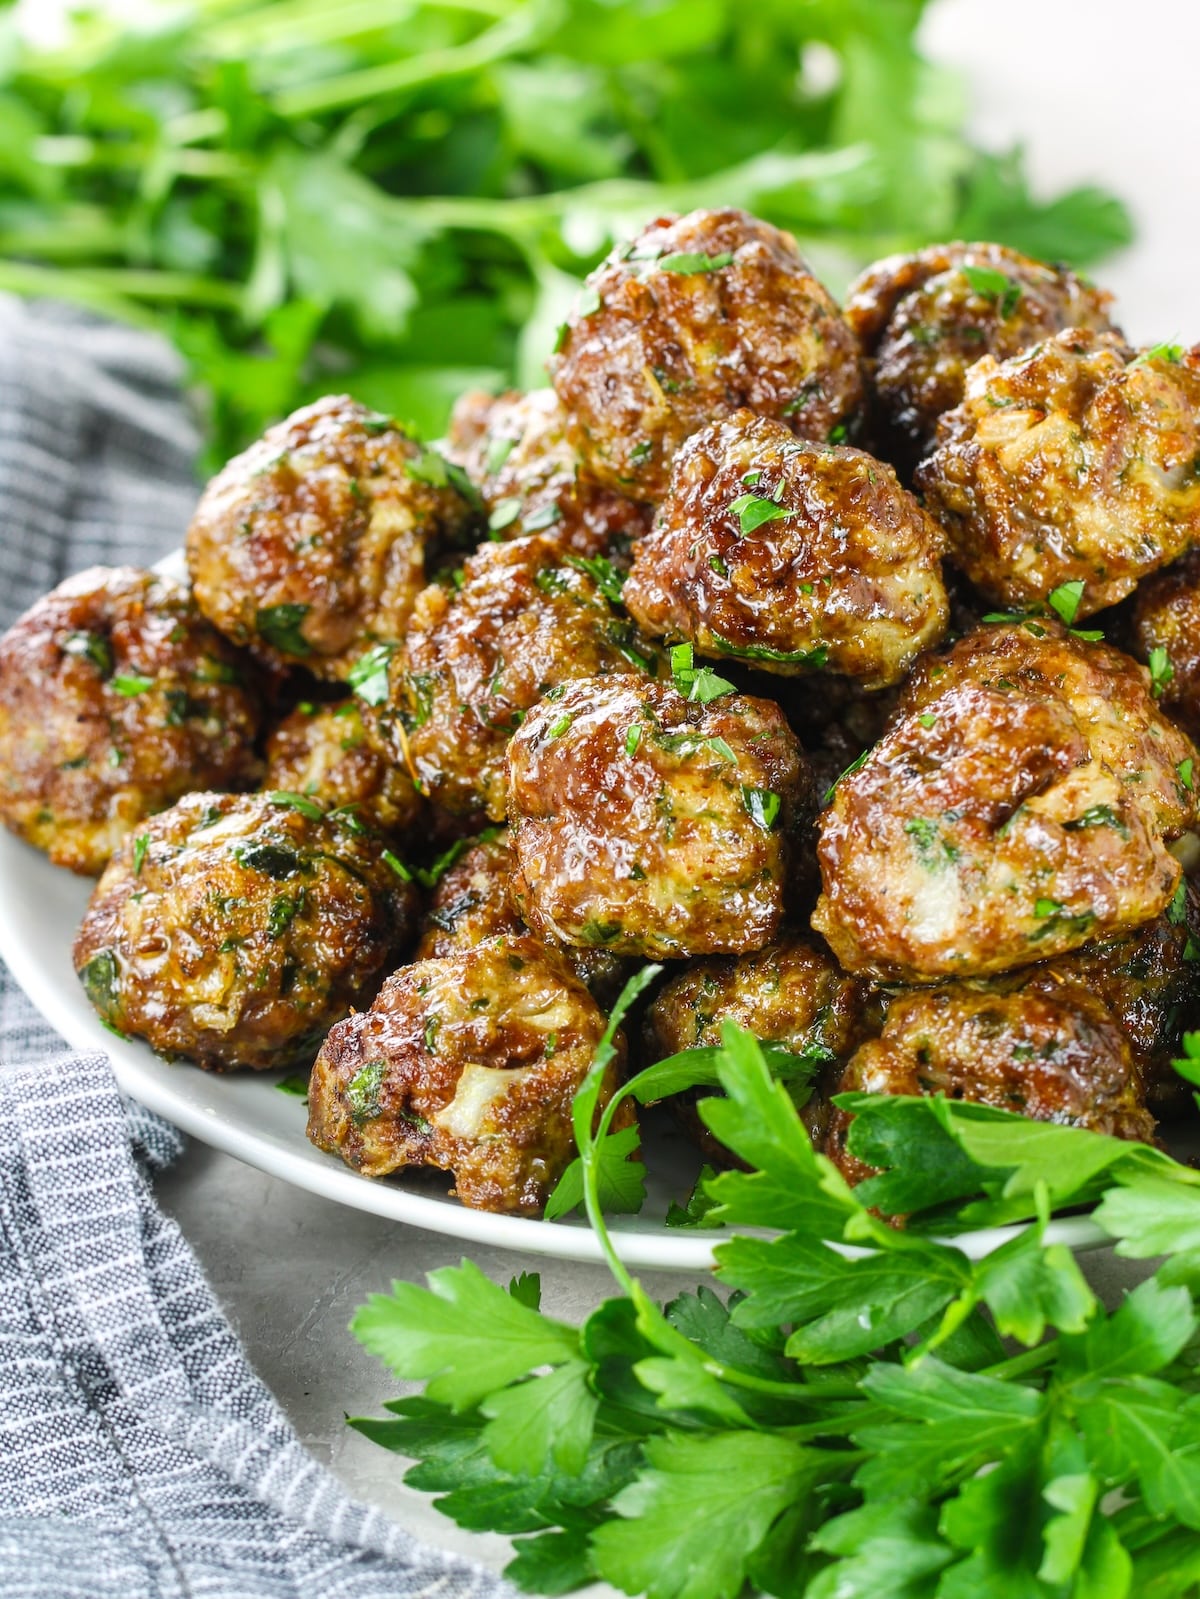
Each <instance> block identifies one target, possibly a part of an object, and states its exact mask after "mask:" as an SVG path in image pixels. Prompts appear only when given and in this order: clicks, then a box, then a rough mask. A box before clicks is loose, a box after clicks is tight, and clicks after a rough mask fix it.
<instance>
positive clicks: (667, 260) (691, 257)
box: [655, 250, 733, 277]
mask: <svg viewBox="0 0 1200 1599" xmlns="http://www.w3.org/2000/svg"><path fill="white" fill-rule="evenodd" d="M732 261H733V251H732V250H723V251H722V252H721V254H720V255H701V254H698V253H697V252H695V251H693V250H678V251H676V252H675V254H674V255H663V256H660V257H659V258H658V261H657V262H656V263H655V264H656V266H657V267H658V269H659V271H660V272H679V273H682V274H683V275H684V276H685V277H690V276H692V275H693V274H694V273H696V272H719V271H720V270H721V268H722V267H727V266H729V265H731V263H732Z"/></svg>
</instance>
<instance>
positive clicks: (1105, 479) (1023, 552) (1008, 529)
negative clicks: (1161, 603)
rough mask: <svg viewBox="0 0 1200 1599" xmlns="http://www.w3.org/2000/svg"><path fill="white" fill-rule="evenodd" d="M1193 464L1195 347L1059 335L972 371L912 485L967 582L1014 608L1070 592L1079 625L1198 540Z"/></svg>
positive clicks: (1198, 394)
mask: <svg viewBox="0 0 1200 1599" xmlns="http://www.w3.org/2000/svg"><path fill="white" fill-rule="evenodd" d="M1198 455H1200V346H1197V348H1196V349H1195V350H1192V351H1190V352H1189V353H1188V354H1186V355H1183V356H1182V357H1181V358H1179V359H1176V358H1175V352H1174V351H1173V350H1171V351H1168V350H1166V349H1165V348H1163V347H1159V348H1158V349H1157V350H1149V351H1146V352H1144V353H1143V354H1142V355H1139V356H1137V357H1136V358H1135V357H1133V355H1132V354H1131V352H1130V351H1129V350H1128V349H1126V347H1125V346H1124V345H1123V344H1122V343H1121V341H1120V339H1119V338H1117V337H1116V336H1115V335H1114V334H1110V333H1087V332H1068V333H1060V334H1059V335H1058V336H1057V337H1056V338H1053V339H1048V340H1046V342H1045V343H1044V344H1039V345H1037V346H1035V348H1034V349H1032V350H1028V351H1026V352H1025V354H1024V355H1019V356H1014V357H1013V358H1012V359H1011V360H1008V361H1004V362H1002V363H998V362H996V361H995V360H993V359H992V357H991V356H985V357H984V358H983V359H982V360H981V361H979V362H978V363H977V364H976V365H975V366H974V367H972V369H971V372H970V375H969V376H968V378H967V384H966V396H965V398H964V400H963V403H962V404H961V405H960V406H958V407H957V409H955V410H953V411H948V412H947V413H946V415H945V416H944V417H943V418H942V420H941V422H940V423H939V425H938V442H937V447H936V449H935V450H934V451H933V454H932V455H930V456H929V457H928V458H927V459H926V460H925V461H923V462H922V463H921V465H920V467H919V468H918V469H917V473H916V482H917V486H918V487H919V488H920V489H921V490H922V491H923V493H924V495H925V502H926V504H927V506H928V507H929V510H930V511H931V512H932V513H933V515H934V516H935V517H937V519H938V520H939V521H940V522H941V523H942V525H943V527H944V528H945V529H946V533H947V536H948V538H949V540H950V551H951V558H952V559H953V560H954V561H955V562H956V563H957V565H958V566H960V567H961V568H962V570H963V571H964V572H965V573H966V575H967V576H968V577H969V578H970V580H971V581H972V583H974V584H976V585H977V587H979V588H980V589H982V590H983V592H984V593H985V594H987V595H989V596H990V597H991V598H992V599H993V600H996V601H999V602H1000V603H1001V604H1005V605H1015V606H1030V605H1040V604H1042V603H1043V602H1044V601H1046V600H1047V599H1048V598H1049V596H1050V595H1051V594H1052V593H1054V591H1055V590H1056V589H1060V588H1062V586H1063V585H1064V584H1072V585H1077V587H1075V588H1074V589H1073V590H1072V591H1071V592H1070V594H1069V596H1068V603H1069V606H1070V610H1069V613H1068V614H1067V619H1068V620H1074V618H1075V617H1076V616H1080V617H1083V616H1088V615H1090V614H1091V613H1092V612H1093V611H1098V610H1101V609H1102V608H1103V607H1104V606H1106V605H1112V604H1114V603H1115V602H1116V601H1117V600H1119V599H1121V598H1122V597H1123V596H1124V595H1126V594H1129V593H1131V592H1132V590H1133V589H1134V587H1135V586H1136V585H1137V582H1138V580H1139V578H1142V577H1144V576H1145V575H1146V574H1147V573H1148V572H1153V571H1155V570H1156V569H1157V568H1158V567H1160V566H1165V565H1166V564H1167V562H1169V561H1173V560H1174V559H1175V558H1176V556H1178V555H1181V554H1182V553H1183V551H1184V550H1186V549H1187V548H1188V546H1189V545H1190V544H1191V543H1192V542H1193V541H1194V540H1195V539H1197V538H1198V537H1200V476H1197V474H1196V472H1195V470H1194V467H1195V462H1196V459H1197V456H1198Z"/></svg>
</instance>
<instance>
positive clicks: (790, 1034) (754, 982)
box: [643, 937, 865, 1164]
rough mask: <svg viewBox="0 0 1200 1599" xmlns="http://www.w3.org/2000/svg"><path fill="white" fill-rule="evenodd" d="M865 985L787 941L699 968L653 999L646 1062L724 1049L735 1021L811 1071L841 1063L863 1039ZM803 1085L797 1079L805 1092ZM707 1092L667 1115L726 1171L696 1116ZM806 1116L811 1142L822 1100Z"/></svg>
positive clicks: (685, 1098)
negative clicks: (807, 1061) (724, 1036)
mask: <svg viewBox="0 0 1200 1599" xmlns="http://www.w3.org/2000/svg"><path fill="white" fill-rule="evenodd" d="M864 999H865V994H864V990H863V985H862V984H861V983H860V982H858V981H857V980H856V979H855V978H853V977H847V976H846V974H845V973H844V972H842V971H839V969H838V967H837V964H836V962H835V961H833V960H832V959H831V958H830V956H829V955H828V954H827V953H826V952H825V951H824V950H822V949H818V948H817V947H816V945H815V944H814V943H813V942H812V941H811V940H810V939H803V938H794V937H787V938H782V939H780V940H779V941H778V942H777V943H774V944H769V945H768V946H767V947H766V948H765V949H762V950H758V951H756V952H755V953H754V954H752V955H741V956H738V957H736V958H734V957H730V956H725V957H720V958H718V959H715V960H706V961H696V962H694V963H693V964H692V965H691V966H689V967H687V968H686V970H684V971H682V972H680V974H679V975H678V976H677V977H673V978H672V979H671V980H670V981H669V982H668V983H666V984H664V986H663V987H662V988H660V989H659V991H658V993H657V994H656V995H655V996H654V999H653V1001H652V1002H651V1004H650V1006H649V1008H648V1010H647V1012H646V1019H645V1023H644V1029H643V1047H644V1052H645V1056H646V1059H647V1060H649V1061H657V1060H663V1059H665V1058H666V1057H667V1056H668V1055H675V1054H678V1053H679V1052H680V1051H682V1050H686V1049H697V1048H704V1047H706V1046H712V1045H715V1044H719V1043H720V1042H721V1023H722V1022H723V1021H734V1022H737V1023H738V1025H739V1026H741V1027H745V1028H746V1029H747V1030H748V1031H749V1032H751V1033H753V1034H754V1036H755V1037H756V1038H758V1039H760V1040H762V1042H764V1043H770V1044H777V1045H779V1046H780V1047H781V1048H783V1049H786V1050H790V1051H791V1053H792V1054H795V1055H810V1056H812V1057H813V1058H814V1060H815V1062H816V1064H818V1065H826V1064H827V1063H830V1062H834V1061H837V1062H840V1063H842V1064H844V1063H845V1061H846V1059H847V1058H848V1057H849V1055H850V1053H851V1051H852V1050H853V1049H854V1047H855V1045H856V1044H857V1042H858V1040H859V1038H860V1037H861V1036H862V1032H863V1026H862V1020H861V1018H862V1011H863V1004H864ZM808 1081H809V1080H808V1079H806V1078H801V1079H800V1086H802V1087H806V1086H807V1085H808ZM712 1092H713V1090H711V1089H694V1090H690V1091H688V1092H687V1093H684V1094H678V1095H675V1096H674V1097H673V1099H672V1101H671V1109H672V1110H673V1111H674V1112H675V1114H676V1117H677V1119H678V1120H679V1121H680V1122H681V1123H682V1125H683V1127H684V1128H685V1130H686V1131H687V1132H688V1133H689V1135H690V1136H691V1137H692V1138H694V1139H695V1141H696V1142H697V1143H698V1144H699V1145H700V1147H701V1149H702V1150H703V1151H704V1153H705V1154H706V1155H707V1156H708V1157H709V1159H710V1160H717V1161H719V1162H721V1163H722V1164H728V1163H729V1161H730V1160H731V1158H732V1157H731V1156H730V1154H729V1151H728V1150H727V1149H726V1148H725V1147H724V1145H723V1144H721V1143H720V1141H719V1140H718V1139H716V1138H715V1137H714V1136H713V1134H712V1133H711V1132H709V1130H708V1128H707V1127H706V1126H705V1125H704V1123H703V1122H702V1121H701V1120H700V1117H699V1116H698V1115H697V1113H696V1109H695V1105H696V1101H697V1100H698V1099H700V1098H704V1097H706V1096H708V1095H711V1093H712ZM802 1113H803V1116H804V1120H805V1124H806V1125H807V1126H808V1129H809V1132H810V1133H812V1134H813V1137H814V1139H816V1138H817V1137H818V1136H819V1134H820V1132H821V1130H822V1129H823V1126H824V1121H825V1118H826V1116H827V1114H828V1102H827V1100H826V1099H825V1097H824V1095H823V1094H822V1093H821V1092H820V1087H819V1084H818V1085H817V1087H816V1091H815V1092H812V1093H810V1094H809V1095H808V1097H807V1098H806V1100H805V1103H804V1106H803V1112H802Z"/></svg>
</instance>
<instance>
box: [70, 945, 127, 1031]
mask: <svg viewBox="0 0 1200 1599" xmlns="http://www.w3.org/2000/svg"><path fill="white" fill-rule="evenodd" d="M119 976H120V971H119V968H118V966H117V957H116V955H114V953H113V952H112V950H111V949H102V950H98V951H97V953H96V954H95V955H93V956H92V958H91V960H90V961H88V963H87V965H86V966H82V967H80V970H79V981H80V982H81V983H82V984H83V991H84V993H85V994H86V995H87V997H88V999H89V1000H90V1001H91V1003H92V1007H93V1009H94V1010H95V1011H96V1013H97V1015H98V1016H99V1017H100V1019H101V1021H103V1022H104V1023H106V1025H108V1026H112V1025H113V1017H114V1015H115V1014H116V1010H117V988H118V978H119Z"/></svg>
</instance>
